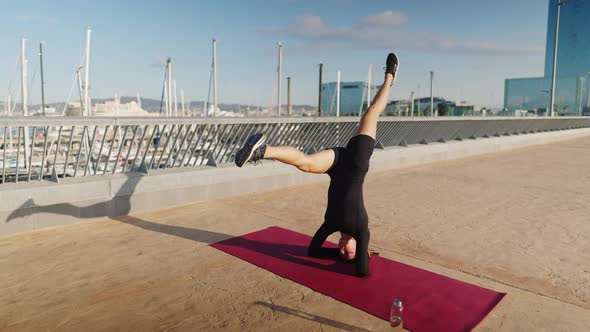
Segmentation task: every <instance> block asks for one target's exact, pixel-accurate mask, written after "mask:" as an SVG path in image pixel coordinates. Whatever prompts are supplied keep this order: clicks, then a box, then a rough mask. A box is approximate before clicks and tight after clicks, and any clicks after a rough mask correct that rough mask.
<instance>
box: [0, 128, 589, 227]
mask: <svg viewBox="0 0 590 332" xmlns="http://www.w3.org/2000/svg"><path fill="white" fill-rule="evenodd" d="M587 135H590V129H575V130H567V131H557V132H547V133H539V134H528V135H518V136H507V137H495V138H483V139H476V140H465V141H453V142H447V143H431V144H428V145H413V146H409V147H394V148H387V149H382V150H380V149H376V150H375V153H374V155H373V157H372V159H371V171H383V170H388V169H395V168H400V167H408V166H412V165H419V164H425V163H430V162H435V161H443V160H450V159H456V158H463V157H469V156H474V155H479V154H484V153H491V152H497V151H503V150H509V149H515V148H520V147H525V146H531V145H537V144H544V143H550V142H555V141H560V140H565V139H574V138H577V137H582V136H587ZM328 180H329V178H328V177H327V176H326V175H317V174H306V173H302V172H300V171H298V170H297V169H296V168H294V167H290V166H286V165H282V164H280V163H277V162H273V161H264V165H263V166H257V167H252V166H245V167H244V168H237V167H234V166H224V167H220V168H214V167H198V168H184V169H169V170H157V171H152V172H150V174H149V175H145V174H141V173H128V174H116V175H111V176H97V177H81V178H72V179H66V180H62V181H60V183H58V184H56V183H51V182H31V183H18V184H2V185H0V235H8V234H14V233H20V232H27V231H32V230H36V229H41V228H45V227H50V226H56V225H66V224H72V223H78V222H83V221H91V220H97V219H101V218H105V217H115V216H121V215H126V214H129V213H137V212H142V211H149V210H158V209H163V208H170V207H174V206H179V205H186V204H191V203H196V202H202V201H206V200H210V199H216V198H222V197H228V196H233V195H240V194H247V193H251V192H258V191H263V190H272V189H277V188H282V187H288V186H294V185H301V184H305V183H312V182H318V181H325V182H327V181H328Z"/></svg>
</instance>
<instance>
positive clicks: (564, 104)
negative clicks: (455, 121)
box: [504, 0, 590, 115]
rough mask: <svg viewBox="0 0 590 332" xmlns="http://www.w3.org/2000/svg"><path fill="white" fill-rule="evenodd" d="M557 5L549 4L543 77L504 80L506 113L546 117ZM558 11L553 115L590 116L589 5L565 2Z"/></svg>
mask: <svg viewBox="0 0 590 332" xmlns="http://www.w3.org/2000/svg"><path fill="white" fill-rule="evenodd" d="M557 1H558V0H549V15H548V18H547V42H546V46H545V47H546V48H545V70H544V75H543V77H531V78H511V79H506V80H505V83H504V107H505V109H506V110H508V111H512V112H514V111H521V113H522V112H523V111H533V112H535V113H537V114H538V115H547V110H548V109H549V108H550V105H549V103H550V99H551V96H550V94H551V78H552V74H553V54H554V46H555V22H556V17H557ZM560 11H561V13H560V16H559V36H558V45H557V63H556V75H555V100H554V109H555V113H556V114H557V115H590V38H588V35H589V34H590V20H588V16H589V15H590V1H584V0H572V1H568V2H567V3H565V4H563V5H562V6H561V9H560Z"/></svg>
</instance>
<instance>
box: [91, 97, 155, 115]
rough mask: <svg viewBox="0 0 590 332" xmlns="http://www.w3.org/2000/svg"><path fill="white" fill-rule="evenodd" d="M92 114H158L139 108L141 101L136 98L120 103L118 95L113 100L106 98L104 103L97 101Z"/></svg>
mask: <svg viewBox="0 0 590 332" xmlns="http://www.w3.org/2000/svg"><path fill="white" fill-rule="evenodd" d="M92 115H93V116H112V117H128V116H159V114H158V113H149V112H147V111H145V110H144V109H143V108H141V103H140V101H139V100H138V102H136V101H131V102H129V103H121V100H120V99H119V98H118V97H115V99H113V100H107V101H105V102H104V103H97V104H95V105H94V107H93V110H92Z"/></svg>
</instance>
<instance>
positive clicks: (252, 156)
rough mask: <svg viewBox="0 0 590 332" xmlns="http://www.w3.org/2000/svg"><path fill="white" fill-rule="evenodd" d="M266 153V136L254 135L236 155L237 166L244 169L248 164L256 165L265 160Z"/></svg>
mask: <svg viewBox="0 0 590 332" xmlns="http://www.w3.org/2000/svg"><path fill="white" fill-rule="evenodd" d="M264 152H266V136H264V134H261V133H258V134H254V135H252V136H251V137H250V138H249V139H248V141H247V142H246V144H244V146H243V147H242V148H241V149H240V150H239V151H238V152H237V153H236V159H235V162H236V166H238V167H242V166H243V165H244V164H245V163H247V162H250V163H256V162H257V161H258V160H260V159H262V158H264Z"/></svg>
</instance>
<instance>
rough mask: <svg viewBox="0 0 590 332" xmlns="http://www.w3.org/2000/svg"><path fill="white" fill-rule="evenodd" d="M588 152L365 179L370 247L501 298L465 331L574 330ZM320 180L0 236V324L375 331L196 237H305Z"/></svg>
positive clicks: (587, 222) (470, 162) (586, 145)
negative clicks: (284, 233)
mask: <svg viewBox="0 0 590 332" xmlns="http://www.w3.org/2000/svg"><path fill="white" fill-rule="evenodd" d="M589 151H590V137H588V138H584V139H578V140H574V141H565V142H560V143H555V144H550V145H544V146H538V147H531V148H526V149H520V150H514V151H510V152H504V153H498V154H490V155H485V156H480V157H476V158H468V159H463V160H457V161H451V162H444V163H436V164H430V165H425V166H422V167H415V168H408V169H402V170H397V171H388V172H381V173H370V174H369V176H368V177H367V181H366V183H365V201H366V205H367V209H368V211H369V216H370V218H371V221H370V225H371V235H372V247H374V248H375V249H378V250H379V251H380V252H381V255H382V256H384V257H387V258H391V259H395V260H398V261H401V262H404V263H408V264H411V265H414V266H417V267H420V268H424V269H427V270H430V271H434V272H437V273H441V274H443V275H447V276H450V277H452V278H456V279H459V280H463V281H466V282H470V283H473V284H477V285H480V286H483V287H487V288H491V289H494V290H497V291H501V292H507V293H508V296H507V297H506V298H505V299H504V300H503V301H502V302H501V303H500V304H499V306H498V307H497V308H496V309H495V310H494V311H493V312H492V313H491V314H490V316H488V318H487V319H485V320H484V321H483V323H482V324H481V325H480V326H479V327H478V329H477V330H478V331H587V330H588V326H590V263H588V262H590V241H589V240H590V205H588V204H587V202H588V201H589V200H590V173H589V172H588V167H589V166H590V154H589V153H588V152H589ZM262 167H264V166H262ZM326 189H327V182H323V183H319V184H314V185H308V186H301V187H296V188H289V189H284V190H278V191H273V192H265V193H257V194H253V195H246V196H240V197H235V198H231V199H224V200H218V201H211V202H207V203H202V204H194V205H190V206H186V207H180V208H174V209H169V210H160V211H156V212H152V213H145V214H138V215H133V216H127V217H123V218H120V219H118V220H112V219H105V220H103V221H98V222H91V223H83V224H77V225H70V226H64V227H59V228H54V229H48V230H44V231H37V232H33V233H28V234H21V235H15V236H10V237H4V238H0V330H5V331H40V330H43V331H53V330H58V331H116V330H119V331H129V330H135V331H198V330H234V331H235V330H247V331H277V330H284V331H320V330H321V331H323V330H327V331H329V330H346V331H388V330H390V329H389V327H388V325H387V322H385V321H383V320H381V319H379V318H376V317H373V316H371V315H369V314H366V313H364V312H362V311H360V310H357V309H355V308H353V307H351V306H349V305H346V304H343V303H340V302H338V301H336V300H334V299H332V298H329V297H327V296H324V295H321V294H319V293H316V292H314V291H312V290H310V289H308V288H306V287H304V286H302V285H299V284H296V283H294V282H291V281H289V280H286V279H283V278H280V277H278V276H276V275H274V274H272V273H270V272H268V271H266V270H263V269H260V268H258V267H256V266H254V265H251V264H249V263H246V262H244V261H241V260H240V259H237V258H234V257H232V256H229V255H227V254H225V253H223V252H220V251H218V250H216V249H213V248H211V247H209V246H208V244H209V243H212V242H216V241H219V240H221V239H225V238H228V237H231V236H236V235H241V234H244V233H248V232H252V231H256V230H259V229H262V228H265V227H268V226H272V225H278V226H282V227H285V228H289V229H292V230H295V231H298V232H302V233H306V234H309V235H313V232H314V231H315V228H316V227H317V226H319V224H320V223H321V221H322V216H323V213H324V207H325V203H326ZM331 240H333V241H334V240H336V238H335V237H333V238H331Z"/></svg>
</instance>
